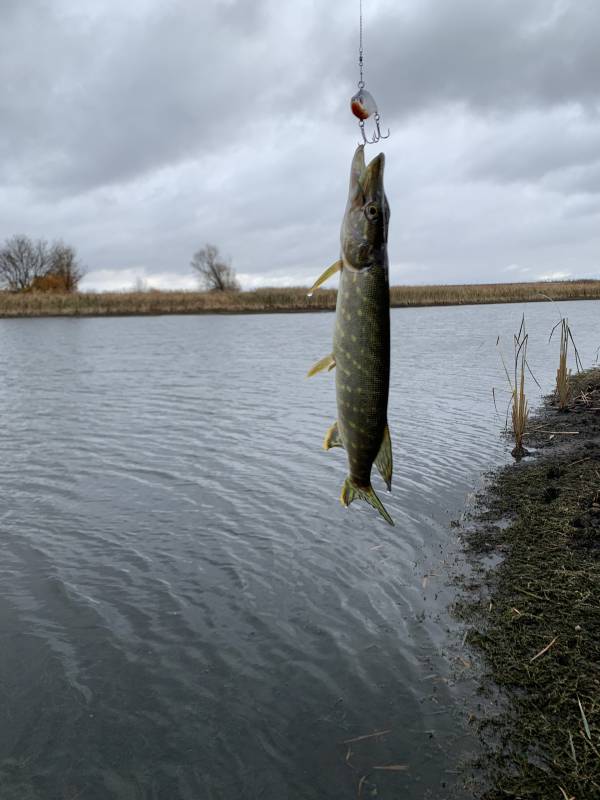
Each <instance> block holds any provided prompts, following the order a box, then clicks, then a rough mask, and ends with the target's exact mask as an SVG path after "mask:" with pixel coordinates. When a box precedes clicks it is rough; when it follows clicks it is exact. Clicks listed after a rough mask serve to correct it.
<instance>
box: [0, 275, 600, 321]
mask: <svg viewBox="0 0 600 800" xmlns="http://www.w3.org/2000/svg"><path fill="white" fill-rule="evenodd" d="M336 298H337V292H336V291H335V289H318V290H317V291H316V292H315V293H314V295H313V296H312V297H308V296H307V289H306V288H304V287H298V288H284V289H274V288H272V289H268V288H265V289H256V290H254V291H249V292H166V291H156V290H150V291H145V292H78V293H75V294H61V293H57V292H24V293H18V294H12V293H9V292H0V317H64V316H80V317H93V316H97V317H99V316H128V315H158V314H253V313H254V314H264V313H284V312H305V311H332V310H333V309H334V308H335V303H336ZM548 299H551V300H598V299H600V281H598V280H581V281H553V282H537V283H503V284H501V283H493V284H465V285H448V286H392V287H391V289H390V303H391V306H392V308H409V307H422V306H452V305H478V304H490V303H530V302H542V301H546V300H548Z"/></svg>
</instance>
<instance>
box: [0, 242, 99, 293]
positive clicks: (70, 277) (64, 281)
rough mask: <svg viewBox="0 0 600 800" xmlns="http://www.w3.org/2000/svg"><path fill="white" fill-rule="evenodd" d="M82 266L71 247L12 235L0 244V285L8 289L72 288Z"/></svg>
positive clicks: (60, 243)
mask: <svg viewBox="0 0 600 800" xmlns="http://www.w3.org/2000/svg"><path fill="white" fill-rule="evenodd" d="M83 274H84V273H83V270H82V269H81V266H80V264H79V262H78V260H77V254H76V252H75V250H74V248H73V247H71V246H70V245H66V244H65V243H64V242H55V243H54V244H53V245H52V247H49V246H48V243H47V242H45V241H43V240H42V239H38V241H37V242H34V241H33V240H32V239H30V238H29V237H28V236H22V235H19V236H13V237H12V238H10V239H7V240H6V241H5V242H4V244H3V245H2V247H0V287H4V288H6V289H8V290H9V291H11V292H26V291H29V290H36V291H42V292H47V291H60V292H75V291H76V290H77V286H78V284H79V281H80V280H81V278H82V277H83Z"/></svg>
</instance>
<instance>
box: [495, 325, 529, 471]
mask: <svg viewBox="0 0 600 800" xmlns="http://www.w3.org/2000/svg"><path fill="white" fill-rule="evenodd" d="M528 341H529V334H528V333H527V332H526V330H525V315H523V318H522V320H521V326H520V328H519V331H518V333H516V334H514V336H513V347H514V360H513V375H512V377H511V374H510V372H509V371H508V368H507V366H506V361H505V360H504V356H503V355H502V351H500V358H501V359H502V365H503V367H504V372H505V374H506V379H507V381H508V384H509V386H510V391H511V398H510V404H509V408H510V416H511V423H512V433H513V437H514V440H515V446H514V448H513V449H512V451H511V454H512V456H513V457H514V458H516V459H517V460H518V459H520V458H523V456H525V455H527V454H528V453H527V450H526V449H525V447H524V445H523V440H524V438H525V434H526V432H527V421H528V419H529V404H528V402H527V396H526V394H525V368H527V369H529V366H528V364H527V343H528ZM497 343H498V344H499V343H500V337H498V342H497Z"/></svg>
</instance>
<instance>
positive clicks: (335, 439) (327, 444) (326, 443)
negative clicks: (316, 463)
mask: <svg viewBox="0 0 600 800" xmlns="http://www.w3.org/2000/svg"><path fill="white" fill-rule="evenodd" d="M343 446H344V443H343V442H342V437H341V436H340V431H339V428H338V424H337V422H334V423H333V425H330V426H329V428H328V429H327V433H326V434H325V438H324V439H323V450H331V448H332V447H343Z"/></svg>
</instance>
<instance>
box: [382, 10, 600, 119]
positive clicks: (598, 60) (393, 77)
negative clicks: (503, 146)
mask: <svg viewBox="0 0 600 800" xmlns="http://www.w3.org/2000/svg"><path fill="white" fill-rule="evenodd" d="M599 37H600V6H599V5H598V3H597V2H595V0H563V2H557V1H556V0H555V1H554V2H549V1H548V0H528V2H522V0H486V2H481V0H453V2H439V0H421V2H419V3H416V2H415V3H412V4H409V5H408V6H406V5H405V4H394V5H390V6H389V8H388V10H387V13H386V18H385V19H382V20H381V24H380V25H379V26H378V27H377V28H375V29H374V30H373V31H372V33H371V34H370V35H369V38H368V40H367V42H368V52H367V56H368V63H369V76H370V77H371V79H372V81H373V85H377V87H378V92H379V91H380V88H381V93H380V96H381V99H382V101H383V103H385V107H387V108H392V109H393V110H394V113H395V114H396V115H397V116H398V117H401V116H402V115H405V114H407V113H412V112H414V111H415V110H419V109H423V108H427V107H428V106H431V105H435V104H438V103H458V104H465V105H467V106H469V107H471V108H474V109H477V110H479V111H483V112H488V111H493V110H496V109H501V110H503V111H507V110H511V109H515V108H519V107H526V106H534V107H547V106H555V105H562V104H570V103H580V104H582V105H583V106H588V105H590V106H595V105H596V104H597V103H598V101H599V100H600V85H599V84H598V80H597V75H598V73H599V71H600V48H598V46H597V42H598V40H599Z"/></svg>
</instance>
